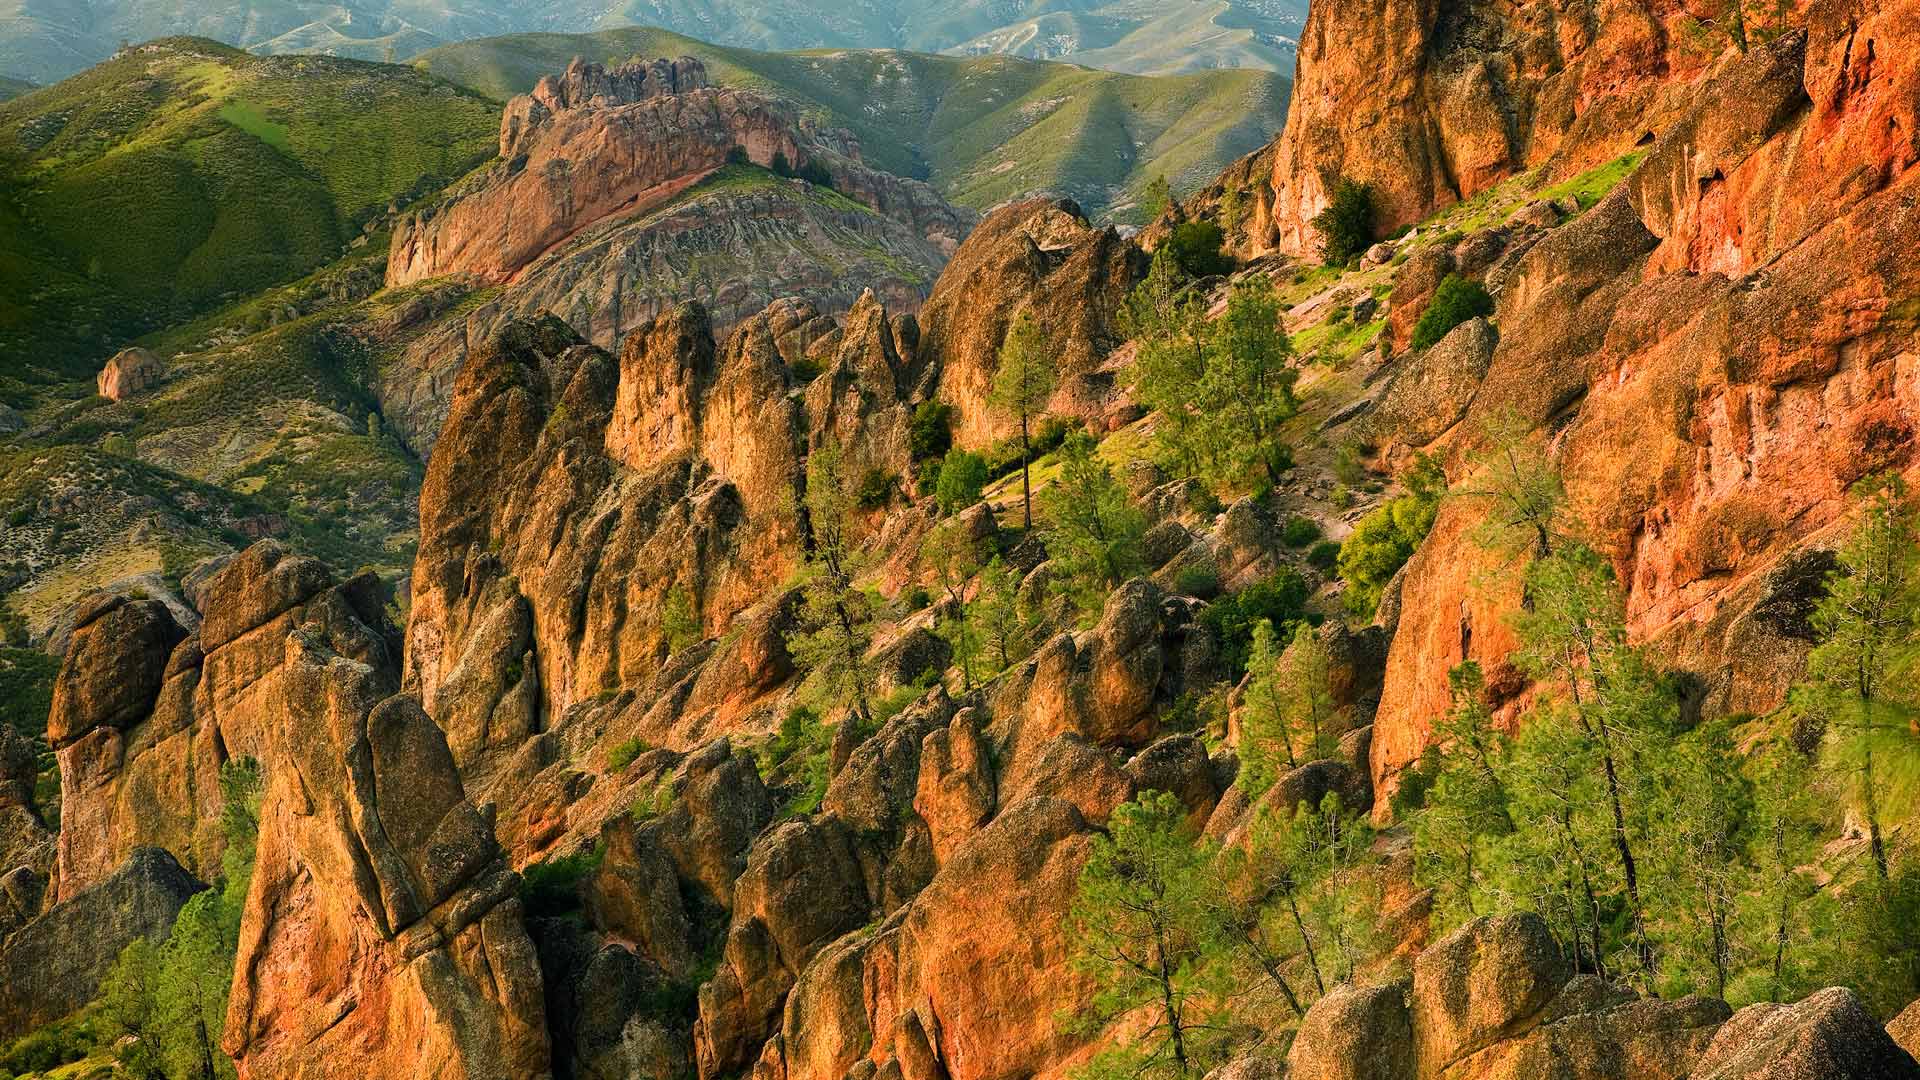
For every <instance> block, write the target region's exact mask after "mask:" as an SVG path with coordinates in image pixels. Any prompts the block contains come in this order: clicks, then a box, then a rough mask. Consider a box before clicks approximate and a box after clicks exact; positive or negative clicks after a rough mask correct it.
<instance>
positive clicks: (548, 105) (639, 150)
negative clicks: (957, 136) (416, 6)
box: [387, 59, 972, 285]
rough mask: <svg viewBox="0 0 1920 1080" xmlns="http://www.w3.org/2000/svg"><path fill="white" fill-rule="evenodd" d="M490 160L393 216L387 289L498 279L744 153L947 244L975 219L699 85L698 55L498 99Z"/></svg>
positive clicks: (734, 93)
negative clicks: (404, 214)
mask: <svg viewBox="0 0 1920 1080" xmlns="http://www.w3.org/2000/svg"><path fill="white" fill-rule="evenodd" d="M500 147H501V156H500V161H499V162H498V163H497V164H496V165H494V166H493V167H492V168H491V169H489V170H488V171H487V172H485V173H483V174H480V175H479V176H477V177H475V178H473V179H472V180H470V181H468V182H467V183H465V184H463V185H462V186H461V188H460V189H459V190H458V191H456V192H455V193H454V195H453V196H452V197H451V198H450V199H449V200H448V201H447V202H445V203H443V204H441V205H440V206H439V207H437V208H436V209H433V210H431V211H428V212H427V213H425V214H423V215H420V216H415V217H409V218H408V219H406V220H405V221H403V222H402V223H401V224H400V226H399V228H398V229H397V231H396V232H395V235H394V239H393V247H392V250H391V253H390V254H389V256H388V259H387V284H389V285H404V284H408V283H410V282H414V281H420V280H422V279H425V278H431V277H442V276H446V275H449V274H470V275H474V276H475V277H478V278H480V279H483V280H485V281H489V282H495V283H499V282H506V281H510V280H512V279H514V278H515V276H516V275H518V274H519V273H520V271H521V270H522V269H523V268H525V267H527V266H528V265H529V264H531V263H532V262H534V260H536V259H537V258H539V257H540V256H541V255H542V254H543V253H545V252H547V251H549V250H551V249H552V248H554V247H555V246H556V245H558V244H560V243H562V242H563V241H565V240H567V239H568V238H570V237H572V236H574V235H576V234H577V233H579V232H580V231H581V230H583V229H586V228H587V227H589V226H591V225H593V224H594V223H596V222H600V221H604V220H608V219H610V218H613V217H631V216H634V215H637V214H641V213H644V212H645V211H647V210H648V209H650V208H652V207H656V206H659V205H661V204H662V203H664V202H666V201H667V200H668V199H671V198H672V197H673V196H675V195H677V194H679V193H680V192H681V191H684V190H686V189H687V188H688V187H689V186H691V185H692V184H694V183H696V182H697V181H699V180H700V179H701V178H703V177H705V176H706V175H707V174H709V173H711V172H713V171H714V170H715V169H718V168H720V167H721V166H722V165H724V164H726V163H727V161H728V159H729V157H730V156H731V155H734V154H736V153H740V152H744V153H745V155H746V156H747V158H748V159H749V160H751V161H753V162H754V163H756V164H759V165H762V166H771V165H773V164H774V163H775V159H776V158H778V159H780V160H783V161H785V162H788V163H790V164H791V165H792V167H793V168H796V169H800V168H806V167H808V166H815V167H818V168H820V169H822V170H824V171H825V173H826V174H827V175H829V176H830V177H832V180H833V184H834V187H835V188H836V189H838V190H840V191H841V192H843V193H845V194H847V195H848V196H850V197H852V198H853V199H855V200H857V201H859V202H862V203H864V204H866V205H867V206H869V207H871V208H873V209H874V210H876V211H878V212H879V213H881V214H884V215H887V216H889V217H892V218H895V219H897V220H899V221H902V222H906V223H910V224H911V225H912V226H913V227H914V228H915V229H916V230H917V231H919V232H920V234H921V235H922V236H923V237H925V238H926V239H927V240H928V241H929V242H930V243H932V244H934V245H935V246H936V247H937V248H939V249H941V250H944V251H949V252H950V251H952V250H953V249H954V247H955V246H957V245H958V244H959V242H960V238H961V237H962V236H963V235H965V233H966V230H967V227H968V225H970V224H971V220H972V218H971V215H970V214H968V213H966V212H964V211H959V210H956V209H954V208H953V207H951V206H949V205H948V204H947V203H946V202H945V201H944V200H942V199H941V198H940V197H939V196H938V195H937V194H935V193H934V191H933V189H932V188H930V187H928V186H927V185H926V184H923V183H920V182H918V181H913V180H903V179H900V178H898V177H893V176H889V175H887V174H885V173H880V172H877V171H876V170H873V169H871V168H868V167H867V166H866V165H864V164H862V163H861V161H860V159H859V148H858V146H857V145H855V144H854V142H853V141H852V139H851V137H850V136H847V135H845V134H844V133H841V132H830V131H821V130H817V129H815V128H814V127H813V126H812V125H811V124H809V123H807V122H806V121H804V120H802V119H801V118H800V116H799V115H798V114H797V113H796V112H794V110H793V109H792V108H790V107H789V106H787V105H785V104H783V103H781V102H779V101H776V100H774V99H772V98H769V97H767V96H765V95H763V94H760V93H757V92H754V91H749V90H738V89H723V88H714V87H710V86H708V85H707V84H706V73H705V69H704V68H703V67H702V66H701V65H700V63H699V62H698V61H696V60H691V59H681V60H678V61H674V62H672V63H670V64H669V63H667V62H665V61H654V62H652V63H651V64H647V63H636V64H635V65H630V66H628V67H625V68H620V69H616V70H613V71H608V70H606V69H605V68H602V67H601V66H600V65H598V64H580V63H577V62H576V64H575V65H574V66H572V67H570V68H568V69H567V72H566V74H565V75H563V76H561V77H559V78H558V79H555V78H551V77H549V78H547V79H543V80H542V81H541V83H540V85H539V86H538V87H537V88H536V89H535V90H534V92H533V93H532V94H529V95H524V96H522V97H518V98H515V99H514V100H513V101H512V102H510V103H509V104H508V105H507V108H506V111H505V114H504V115H503V117H502V118H501V124H500Z"/></svg>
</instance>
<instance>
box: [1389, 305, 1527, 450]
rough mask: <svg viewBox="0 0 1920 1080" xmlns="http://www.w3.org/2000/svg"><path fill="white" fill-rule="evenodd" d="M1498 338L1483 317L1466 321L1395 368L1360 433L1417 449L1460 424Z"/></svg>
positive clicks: (1490, 360)
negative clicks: (1431, 345) (1430, 346)
mask: <svg viewBox="0 0 1920 1080" xmlns="http://www.w3.org/2000/svg"><path fill="white" fill-rule="evenodd" d="M1496 339H1497V335H1496V334H1495V332H1494V329H1493V327H1492V326H1491V325H1490V324H1488V322H1487V320H1485V319H1478V318H1476V319H1468V320H1467V321H1466V322H1464V323H1461V324H1460V325H1459V326H1456V327H1454V328H1453V330H1452V332H1450V333H1448V334H1447V336H1446V337H1444V338H1441V339H1440V340H1439V341H1438V342H1437V343H1435V344H1434V346H1433V347H1432V348H1430V349H1428V350H1426V351H1425V352H1422V353H1419V354H1418V355H1415V356H1413V357H1411V358H1409V359H1408V360H1406V361H1404V362H1403V363H1402V364H1401V365H1400V366H1399V367H1398V368H1396V369H1395V371H1394V373H1393V376H1392V377H1391V378H1390V379H1389V380H1388V381H1387V385H1386V387H1385V388H1384V389H1382V390H1381V391H1380V397H1379V399H1378V400H1377V401H1375V403H1374V406H1373V408H1372V409H1371V410H1369V411H1368V412H1367V414H1366V416H1365V418H1363V420H1362V421H1361V424H1360V430H1361V431H1362V432H1363V433H1364V434H1365V435H1366V437H1367V438H1369V439H1371V440H1373V441H1374V442H1376V443H1395V444H1399V445H1402V446H1407V447H1412V448H1416V449H1417V448H1419V447H1423V446H1426V445H1428V444H1430V443H1432V442H1433V441H1434V440H1435V439H1437V438H1439V437H1440V436H1442V435H1444V434H1446V433H1447V430H1448V429H1449V428H1451V427H1453V425H1455V424H1457V423H1459V422H1460V418H1461V417H1463V416H1465V415H1466V414H1467V409H1468V407H1469V406H1471V405H1472V404H1473V397H1474V394H1475V393H1476V392H1478V391H1479V389H1480V380H1481V379H1483V378H1485V377H1486V374H1487V365H1488V364H1489V363H1491V362H1492V360H1493V349H1494V343H1495V341H1496Z"/></svg>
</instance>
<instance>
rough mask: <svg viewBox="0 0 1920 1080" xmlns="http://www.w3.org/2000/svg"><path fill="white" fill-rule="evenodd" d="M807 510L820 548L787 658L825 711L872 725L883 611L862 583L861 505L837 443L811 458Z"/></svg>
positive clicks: (815, 547) (813, 554)
mask: <svg viewBox="0 0 1920 1080" xmlns="http://www.w3.org/2000/svg"><path fill="white" fill-rule="evenodd" d="M806 507H807V522H808V526H809V530H810V532H811V535H812V540H813V546H812V550H811V552H810V556H809V558H808V564H807V571H806V580H805V582H804V583H803V585H802V588H801V600H800V610H799V612H798V619H797V622H798V627H797V628H796V629H795V630H794V631H793V632H791V633H789V634H788V635H787V639H786V640H787V651H788V652H789V653H790V654H791V655H792V656H793V661H794V663H795V664H796V665H797V666H798V667H799V668H800V669H801V670H802V671H805V672H807V673H808V676H809V677H810V678H811V679H812V680H813V681H814V684H815V687H816V688H817V690H818V691H819V693H820V695H821V698H822V700H823V701H824V702H825V703H826V704H829V705H833V706H838V707H841V708H845V709H847V710H848V711H849V712H851V713H852V714H853V717H854V719H855V721H856V722H858V723H859V724H860V725H861V726H863V727H864V726H866V725H868V724H870V723H871V721H872V711H871V708H870V706H869V700H868V699H869V695H870V693H871V691H872V686H873V682H874V678H873V676H874V672H873V670H872V668H873V665H872V663H871V662H870V661H869V660H868V659H867V650H868V648H869V647H870V646H871V645H872V644H873V624H874V618H875V615H876V614H877V609H878V608H879V604H878V603H877V601H876V600H875V598H874V597H873V596H871V595H870V594H869V593H868V592H866V591H865V590H863V589H861V588H860V587H859V585H858V584H857V583H856V580H855V579H856V576H857V574H858V572H859V569H860V564H861V561H862V553H861V552H860V550H859V549H858V548H857V547H856V546H855V544H854V542H853V537H852V535H851V530H852V527H853V521H854V515H855V511H856V507H857V499H856V496H855V492H854V489H853V487H852V484H851V482H850V480H849V478H848V476H847V475H846V470H845V468H844V466H843V459H842V454H841V450H840V447H839V446H838V445H836V444H833V443H827V444H824V445H822V446H820V447H818V448H817V449H815V450H814V451H813V452H812V453H811V454H809V455H807V492H806Z"/></svg>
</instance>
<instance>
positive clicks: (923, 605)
mask: <svg viewBox="0 0 1920 1080" xmlns="http://www.w3.org/2000/svg"><path fill="white" fill-rule="evenodd" d="M900 606H901V607H904V608H906V609H907V610H908V611H925V610H927V609H928V608H930V607H932V606H933V594H932V593H930V592H928V591H927V587H926V586H925V585H915V586H914V587H913V588H911V589H908V590H907V591H906V594H905V595H903V596H902V597H901V598H900Z"/></svg>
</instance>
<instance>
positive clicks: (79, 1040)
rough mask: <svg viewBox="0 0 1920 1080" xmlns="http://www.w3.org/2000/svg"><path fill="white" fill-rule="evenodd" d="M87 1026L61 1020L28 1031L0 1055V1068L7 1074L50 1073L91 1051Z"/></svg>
mask: <svg viewBox="0 0 1920 1080" xmlns="http://www.w3.org/2000/svg"><path fill="white" fill-rule="evenodd" d="M93 1045H94V1040H93V1031H92V1028H91V1027H90V1026H88V1025H85V1024H82V1023H79V1022H76V1021H73V1020H62V1021H58V1022H56V1023H52V1024H48V1025H47V1026H46V1027H43V1028H39V1029H37V1030H34V1031H30V1032H28V1033H27V1034H25V1035H22V1036H20V1038H19V1039H18V1040H17V1041H15V1042H14V1044H13V1045H12V1046H10V1047H8V1048H7V1051H6V1053H5V1054H0V1070H4V1071H5V1072H6V1073H7V1074H8V1075H10V1076H11V1075H15V1074H27V1073H43V1072H51V1071H52V1070H54V1069H57V1068H59V1067H60V1066H62V1065H66V1064H69V1063H71V1062H75V1061H79V1060H80V1059H82V1058H84V1057H86V1056H87V1055H88V1054H91V1053H92V1052H93Z"/></svg>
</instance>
